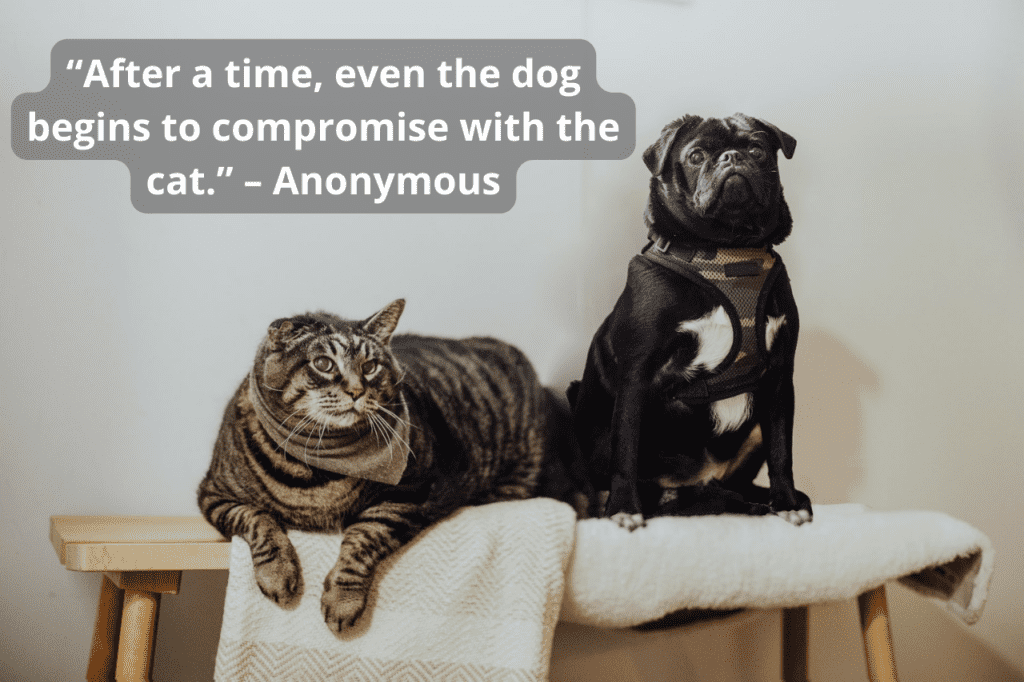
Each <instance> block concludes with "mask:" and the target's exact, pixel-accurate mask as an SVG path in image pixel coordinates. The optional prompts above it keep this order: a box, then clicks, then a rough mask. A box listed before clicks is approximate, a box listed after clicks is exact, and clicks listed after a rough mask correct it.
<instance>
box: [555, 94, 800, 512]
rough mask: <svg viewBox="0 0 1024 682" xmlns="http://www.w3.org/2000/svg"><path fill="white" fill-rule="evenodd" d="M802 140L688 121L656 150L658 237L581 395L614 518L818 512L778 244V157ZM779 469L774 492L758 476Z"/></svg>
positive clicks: (741, 122) (579, 410) (598, 337)
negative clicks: (799, 456)
mask: <svg viewBox="0 0 1024 682" xmlns="http://www.w3.org/2000/svg"><path fill="white" fill-rule="evenodd" d="M795 146H796V140H794V139H793V138H792V137H791V136H789V135H788V134H786V133H784V132H782V131H781V130H779V129H778V128H776V127H775V126H773V125H771V124H769V123H765V122H763V121H759V120H757V119H754V118H751V117H749V116H745V115H743V114H735V115H734V116H731V117H729V118H725V119H715V118H711V119H707V120H704V119H702V118H700V117H698V116H685V117H683V118H681V119H678V120H676V121H674V122H672V123H670V124H669V125H667V126H665V128H664V130H663V131H662V134H661V137H660V138H659V139H658V141H657V142H655V143H654V144H653V145H651V146H650V147H649V148H648V149H647V150H646V151H645V152H644V155H643V159H644V162H645V163H646V165H647V167H648V168H649V169H650V171H651V175H652V177H651V190H650V197H649V202H648V206H647V210H646V211H645V215H644V217H645V221H646V222H647V226H648V228H649V230H650V233H649V237H650V239H651V243H650V244H648V245H647V247H645V249H644V250H643V251H642V252H641V254H640V255H638V256H635V257H634V258H633V259H632V261H631V262H630V264H629V272H628V276H627V281H626V288H625V290H624V291H623V293H622V295H621V296H620V297H619V300H618V302H617V303H616V304H615V308H614V309H613V310H612V312H611V314H610V315H609V316H608V317H607V318H606V319H605V321H604V323H603V324H602V325H601V326H600V328H599V329H598V330H597V332H596V334H595V335H594V339H593V341H592V343H591V346H590V351H589V353H588V356H587V364H586V368H585V370H584V373H583V378H582V380H581V381H580V382H574V383H573V385H572V386H570V389H569V399H570V402H571V404H572V408H573V429H574V431H575V433H576V436H577V439H578V441H579V444H580V446H581V448H582V449H583V452H584V456H585V457H586V458H587V460H588V466H589V469H590V473H591V477H592V480H593V483H594V486H595V488H596V489H597V490H606V491H608V498H607V501H606V503H605V508H604V510H603V514H604V515H605V516H610V517H612V518H613V519H615V520H616V521H617V522H618V523H619V524H620V525H621V526H623V527H625V528H628V529H630V530H632V529H634V528H636V527H638V526H640V525H643V523H644V518H645V517H647V518H649V517H651V516H659V515H685V516H689V515H697V514H720V513H742V514H754V515H758V514H768V513H776V514H779V515H780V516H783V517H784V518H786V519H787V520H788V521H790V522H791V523H794V524H796V525H799V524H801V523H804V522H805V521H809V520H810V519H811V502H810V499H809V498H808V497H807V495H805V494H804V493H802V492H800V491H799V490H797V489H796V487H795V485H794V482H793V466H792V462H793V453H792V439H793V407H794V394H793V361H794V355H795V353H796V342H797V333H798V328H799V320H798V317H797V308H796V303H795V302H794V300H793V295H792V291H791V290H790V286H789V279H788V277H787V275H786V272H785V268H784V267H783V266H782V261H781V259H779V257H778V255H777V254H776V253H775V252H774V251H773V250H772V249H771V247H772V246H773V245H776V244H779V243H781V242H782V241H783V240H784V239H785V238H786V237H787V236H788V235H789V233H790V230H791V229H792V217H791V216H790V212H789V207H788V206H787V205H786V201H785V199H784V198H783V195H782V185H781V183H780V181H779V175H778V164H777V161H776V153H777V151H778V150H780V149H781V150H782V152H783V154H784V155H785V156H786V158H791V157H792V155H793V150H794V148H795ZM715 258H717V260H713V259H715ZM723 261H724V262H725V263H726V264H724V265H723ZM698 265H700V267H702V268H704V269H703V270H700V269H699V268H698ZM709 268H711V269H714V268H718V270H716V272H717V273H718V274H717V275H715V278H716V279H719V280H721V279H726V280H731V281H732V283H727V284H725V285H724V286H725V287H730V286H731V287H733V288H734V289H733V290H734V291H735V290H737V287H738V288H739V289H742V288H743V287H747V289H748V290H749V291H748V292H747V293H746V294H745V295H746V296H747V298H746V299H738V298H737V299H730V298H729V296H728V295H726V294H724V293H723V290H721V289H719V288H717V287H716V286H715V285H713V284H711V282H710V281H709V280H708V279H706V278H704V277H702V276H701V272H703V273H705V274H707V273H708V272H709V271H710V270H709ZM723 268H724V270H723ZM698 270H699V271H698ZM723 273H724V276H723ZM755 273H758V274H756V276H755V277H753V279H750V277H751V275H753V274H755ZM736 278H739V279H736ZM743 278H747V279H746V280H744V279H743ZM737 282H738V283H739V284H736V283H737ZM744 282H746V283H744ZM749 282H757V283H758V284H749ZM743 295H744V294H743V293H742V292H741V293H740V294H736V296H743ZM755 297H756V298H755ZM739 300H746V301H748V303H746V304H744V306H745V307H744V306H740V305H739V304H737V303H736V301H739ZM755 300H756V314H754V316H753V320H754V323H753V329H750V323H749V321H748V323H747V326H748V331H746V332H743V331H741V326H740V325H741V323H740V319H739V314H738V312H737V311H739V310H741V308H742V310H746V311H747V312H750V311H752V310H754V307H753V306H754V301H755ZM730 301H731V302H730ZM748 320H749V318H748ZM740 357H744V358H745V360H744V361H743V362H742V363H740V362H738V360H737V359H738V358H740ZM740 365H743V366H744V368H745V369H744V371H740V370H738V369H735V368H733V369H730V368H732V367H733V366H735V367H740ZM737 374H738V376H737ZM748 396H749V397H748ZM765 461H767V463H768V473H769V479H770V488H768V489H765V488H762V487H759V486H756V485H754V483H753V481H754V478H755V477H756V475H757V474H758V472H759V471H760V469H761V466H762V465H763V464H764V462H765Z"/></svg>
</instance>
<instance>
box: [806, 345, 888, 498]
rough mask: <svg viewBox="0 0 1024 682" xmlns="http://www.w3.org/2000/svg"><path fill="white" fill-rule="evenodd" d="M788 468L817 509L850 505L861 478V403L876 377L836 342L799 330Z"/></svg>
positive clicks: (875, 385)
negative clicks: (791, 458) (816, 505)
mask: <svg viewBox="0 0 1024 682" xmlns="http://www.w3.org/2000/svg"><path fill="white" fill-rule="evenodd" d="M794 383H795V385H796V417H795V419H794V426H793V431H794V434H793V451H794V454H793V460H794V462H793V468H794V472H795V474H796V478H797V484H798V486H800V487H801V489H802V490H803V491H804V492H806V493H807V494H808V495H810V497H811V499H812V500H813V501H814V502H817V503H818V504H835V503H842V502H850V501H851V495H852V494H853V493H854V492H855V491H856V488H857V486H858V485H859V484H860V482H861V478H862V477H863V467H862V465H861V461H862V459H863V457H862V454H861V441H862V437H861V436H862V433H863V428H864V417H863V410H862V400H863V396H864V394H865V393H868V392H871V393H874V392H877V391H878V389H879V379H878V375H877V374H875V372H874V370H872V369H871V367H869V366H868V365H867V364H865V363H864V361H862V360H861V359H860V358H858V357H857V356H856V355H854V354H853V353H852V352H851V351H850V350H849V349H848V348H847V347H846V346H844V345H843V344H842V342H841V341H839V339H837V338H836V337H834V336H832V335H831V334H830V333H828V332H827V331H824V330H821V329H814V328H811V329H801V330H800V341H799V347H798V349H797V354H796V373H795V377H794Z"/></svg>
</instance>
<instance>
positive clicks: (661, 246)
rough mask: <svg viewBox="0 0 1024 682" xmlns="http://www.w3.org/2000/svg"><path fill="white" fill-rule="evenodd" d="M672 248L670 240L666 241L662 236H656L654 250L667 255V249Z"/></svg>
mask: <svg viewBox="0 0 1024 682" xmlns="http://www.w3.org/2000/svg"><path fill="white" fill-rule="evenodd" d="M670 246H672V240H671V239H666V238H665V237H664V236H662V235H658V238H657V239H656V240H655V241H654V248H655V249H657V250H658V251H660V252H661V253H668V249H669V247H670Z"/></svg>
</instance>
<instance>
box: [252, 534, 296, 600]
mask: <svg viewBox="0 0 1024 682" xmlns="http://www.w3.org/2000/svg"><path fill="white" fill-rule="evenodd" d="M253 568H254V570H255V574H256V584H257V585H258V586H259V588H260V591H261V592H262V593H263V594H265V595H266V596H267V598H268V599H270V600H271V601H272V602H274V603H275V604H277V605H278V606H280V607H281V608H283V609H292V608H295V607H296V606H298V604H299V600H300V599H301V598H302V589H303V585H302V568H301V567H300V566H299V555H298V554H296V552H295V548H294V547H292V544H291V543H290V542H289V543H288V544H287V545H286V546H283V547H280V548H278V550H277V551H276V552H273V553H271V554H268V555H267V557H263V556H259V557H253Z"/></svg>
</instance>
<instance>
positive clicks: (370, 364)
mask: <svg viewBox="0 0 1024 682" xmlns="http://www.w3.org/2000/svg"><path fill="white" fill-rule="evenodd" d="M379 366H380V363H378V362H377V361H376V360H367V361H366V362H364V363H363V375H364V376H370V375H371V374H373V373H374V372H376V371H377V368H378V367H379Z"/></svg>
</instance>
